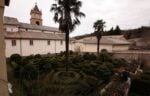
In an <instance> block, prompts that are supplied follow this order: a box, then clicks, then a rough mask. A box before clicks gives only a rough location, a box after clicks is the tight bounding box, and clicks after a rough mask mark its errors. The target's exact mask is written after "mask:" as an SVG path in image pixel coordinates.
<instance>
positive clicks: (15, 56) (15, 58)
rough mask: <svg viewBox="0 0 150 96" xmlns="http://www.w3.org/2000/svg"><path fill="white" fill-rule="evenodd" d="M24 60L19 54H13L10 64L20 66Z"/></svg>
mask: <svg viewBox="0 0 150 96" xmlns="http://www.w3.org/2000/svg"><path fill="white" fill-rule="evenodd" d="M21 60H22V57H21V56H20V55H19V54H13V55H11V56H10V61H11V62H10V63H12V62H15V63H16V64H19V63H20V62H21Z"/></svg>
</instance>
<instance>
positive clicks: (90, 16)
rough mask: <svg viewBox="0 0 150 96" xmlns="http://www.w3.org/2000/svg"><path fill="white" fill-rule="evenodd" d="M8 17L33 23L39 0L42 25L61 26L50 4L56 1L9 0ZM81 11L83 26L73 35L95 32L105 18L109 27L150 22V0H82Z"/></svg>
mask: <svg viewBox="0 0 150 96" xmlns="http://www.w3.org/2000/svg"><path fill="white" fill-rule="evenodd" d="M10 1H11V2H10V6H9V7H6V10H5V16H10V17H16V18H18V20H19V21H20V22H25V23H29V22H30V10H31V9H32V8H33V7H34V5H35V2H37V4H38V6H39V9H40V10H42V12H43V24H44V25H46V26H53V27H58V24H55V23H54V21H53V13H51V12H50V11H49V10H50V7H51V4H52V3H53V2H54V1H55V0H10ZM81 1H82V3H83V5H82V8H81V11H82V12H84V13H85V14H86V17H85V18H82V19H81V25H79V26H78V27H77V28H76V30H75V31H74V32H73V33H72V34H71V36H76V35H81V34H88V33H91V32H93V30H94V29H93V22H95V21H96V20H98V19H103V20H104V21H106V28H105V29H106V30H108V29H110V28H111V27H115V26H116V25H119V26H120V28H121V29H133V28H137V27H140V26H149V25H150V0H81Z"/></svg>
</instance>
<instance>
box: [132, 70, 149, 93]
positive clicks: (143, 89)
mask: <svg viewBox="0 0 150 96" xmlns="http://www.w3.org/2000/svg"><path fill="white" fill-rule="evenodd" d="M149 81H150V72H144V73H142V74H141V75H140V76H138V77H134V78H133V80H132V83H131V88H130V94H138V95H140V96H149V95H150V82H149ZM130 94H129V96H130ZM131 96H132V95H131Z"/></svg>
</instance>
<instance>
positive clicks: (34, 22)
mask: <svg viewBox="0 0 150 96" xmlns="http://www.w3.org/2000/svg"><path fill="white" fill-rule="evenodd" d="M30 15H31V19H30V24H27V23H22V22H19V21H18V19H17V18H13V17H5V18H4V30H5V42H6V57H10V56H11V55H12V54H20V55H21V56H28V55H35V54H43V55H44V54H48V53H49V54H54V53H60V52H61V51H65V33H62V32H60V31H59V29H58V28H55V27H49V26H43V25H42V12H41V11H40V10H39V8H38V6H37V5H35V6H34V8H33V9H32V10H31V12H30ZM71 42H72V40H70V44H69V47H70V50H72V51H73V50H74V45H73V43H71Z"/></svg>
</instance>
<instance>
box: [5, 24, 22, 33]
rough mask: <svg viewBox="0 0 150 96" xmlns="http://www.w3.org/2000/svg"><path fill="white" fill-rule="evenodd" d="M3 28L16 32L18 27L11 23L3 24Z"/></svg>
mask: <svg viewBox="0 0 150 96" xmlns="http://www.w3.org/2000/svg"><path fill="white" fill-rule="evenodd" d="M5 29H6V31H7V32H18V30H19V29H18V27H17V26H13V25H5Z"/></svg>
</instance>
